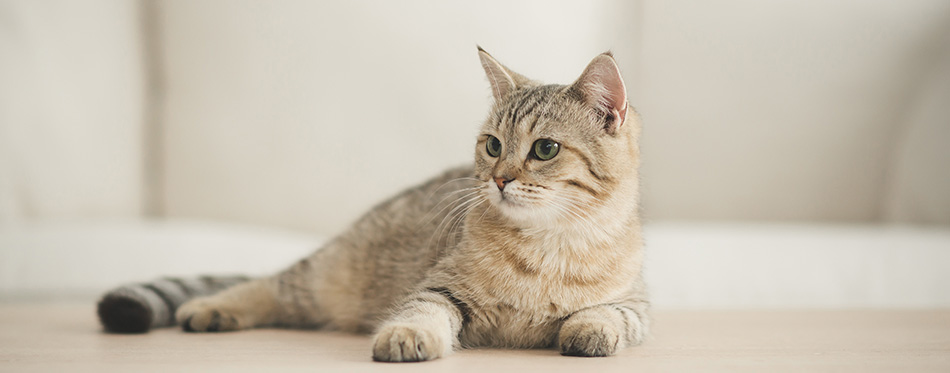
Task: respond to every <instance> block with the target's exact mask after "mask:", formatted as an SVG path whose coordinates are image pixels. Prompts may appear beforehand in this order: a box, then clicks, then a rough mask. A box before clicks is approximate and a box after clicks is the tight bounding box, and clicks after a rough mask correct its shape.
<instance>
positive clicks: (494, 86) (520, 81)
mask: <svg viewBox="0 0 950 373" xmlns="http://www.w3.org/2000/svg"><path fill="white" fill-rule="evenodd" d="M478 58H479V59H480V60H481V61H482V67H483V68H484V69H485V75H487V76H488V81H489V82H490V83H491V93H492V96H494V97H495V102H501V101H502V100H504V99H505V97H508V94H509V93H511V92H513V91H514V90H516V89H518V88H519V87H521V86H523V85H527V84H528V83H530V82H531V80H530V79H528V78H525V77H524V76H521V75H520V74H518V73H516V72H514V71H511V70H509V69H508V68H507V67H505V65H502V64H501V63H499V62H498V61H497V60H495V58H494V57H492V56H491V55H490V54H488V52H485V50H484V49H482V47H478Z"/></svg>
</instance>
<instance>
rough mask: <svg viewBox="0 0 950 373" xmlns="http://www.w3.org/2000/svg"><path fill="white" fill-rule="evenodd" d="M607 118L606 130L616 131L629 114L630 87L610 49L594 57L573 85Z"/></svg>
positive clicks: (599, 113) (611, 132) (595, 110)
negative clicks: (624, 82)
mask: <svg viewBox="0 0 950 373" xmlns="http://www.w3.org/2000/svg"><path fill="white" fill-rule="evenodd" d="M572 87H573V89H575V90H576V91H577V92H579V93H580V94H581V96H582V97H583V98H584V100H585V101H586V102H587V104H588V105H590V106H591V107H592V108H593V109H594V113H595V115H596V116H597V117H599V118H601V120H603V121H604V129H605V130H606V131H607V133H610V134H614V133H616V132H617V130H618V129H619V128H620V126H622V125H623V121H624V119H625V118H626V117H627V87H626V86H625V85H624V84H623V78H622V77H621V76H620V68H619V67H617V62H616V61H614V56H613V55H612V54H611V53H610V52H606V53H603V54H601V55H599V56H597V57H594V59H593V60H591V61H590V64H588V65H587V68H586V69H584V73H583V74H581V77H580V78H578V79H577V81H576V82H574V84H573V85H572Z"/></svg>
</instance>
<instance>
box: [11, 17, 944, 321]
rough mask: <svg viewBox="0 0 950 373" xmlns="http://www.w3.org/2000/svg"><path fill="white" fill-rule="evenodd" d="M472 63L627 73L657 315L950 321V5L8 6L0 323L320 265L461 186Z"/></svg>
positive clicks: (468, 139)
mask: <svg viewBox="0 0 950 373" xmlns="http://www.w3.org/2000/svg"><path fill="white" fill-rule="evenodd" d="M476 44H478V45H481V46H482V47H483V48H485V49H486V50H488V51H489V52H490V53H492V54H493V55H494V56H495V57H496V58H497V59H498V60H500V61H501V62H502V63H505V64H506V65H507V66H508V67H510V68H512V69H513V70H515V71H518V72H520V73H522V74H524V75H526V76H528V77H531V78H534V79H537V80H541V81H544V82H551V83H569V82H571V81H573V80H574V79H575V78H576V77H577V76H578V75H579V74H580V72H581V71H582V70H583V68H584V67H585V66H586V64H587V62H588V61H589V60H590V59H591V58H593V57H594V56H595V55H597V54H598V53H601V52H603V51H606V50H612V51H613V52H614V55H615V56H616V58H617V61H618V63H619V64H620V66H621V70H622V72H623V75H624V77H625V79H626V83H627V87H628V89H629V92H628V93H629V97H630V101H631V103H632V104H633V105H634V107H636V109H637V110H638V111H639V112H640V113H641V115H642V117H643V137H642V149H643V169H642V177H643V181H642V195H643V206H644V207H643V213H644V219H645V221H646V222H647V226H646V238H647V247H648V253H649V254H648V255H649V262H648V268H647V271H648V277H649V278H650V284H651V287H652V288H653V294H654V299H655V301H656V303H657V305H658V306H663V307H686V308H689V307H948V306H950V293H948V292H946V289H947V288H948V287H950V2H947V1H943V0H911V1H901V2H898V1H858V0H845V1H835V2H825V1H780V0H775V1H751V0H746V1H743V0H723V1H715V2H706V1H685V0H668V1H658V0H657V1H654V0H634V1H625V0H624V1H622V0H601V1H480V2H444V1H400V2H388V1H346V2H343V1H339V2H322V1H321V2H313V1H208V0H198V1H150V0H140V1H119V0H86V1H82V2H74V1H52V0H39V1H28V0H0V300H2V299H21V298H31V299H32V298H37V297H39V298H48V297H53V298H57V297H70V296H80V297H89V296H94V295H95V294H96V293H97V292H99V291H102V290H104V289H105V288H107V287H109V286H111V285H116V284H119V283H121V282H125V281H135V280H147V279H149V278H150V277H153V276H158V275H160V274H182V275H187V274H194V273H203V272H215V271H218V272H221V271H250V272H254V273H258V272H259V273H266V272H270V271H273V270H276V269H278V268H280V267H282V266H283V265H285V264H287V263H290V261H292V260H293V259H294V258H296V257H299V256H301V255H305V254H306V253H307V252H309V251H310V250H312V249H313V248H314V247H316V245H317V243H318V242H320V241H321V240H323V239H325V238H327V237H330V236H332V235H333V234H335V233H336V232H339V231H340V230H342V229H343V228H344V227H346V226H347V224H349V223H350V222H352V221H353V220H355V219H356V218H357V217H358V216H359V215H360V214H362V213H364V212H365V211H366V210H367V209H369V208H370V207H371V206H373V205H374V204H376V203H377V202H379V201H381V200H382V199H384V198H386V197H388V196H390V195H393V194H394V193H396V192H398V191H400V190H401V189H403V188H405V187H408V186H411V185H414V184H417V183H419V182H421V181H423V180H425V179H426V178H427V177H430V176H432V175H434V174H436V173H438V172H440V171H441V170H443V169H445V168H447V167H451V166H455V165H460V164H464V163H466V162H470V160H471V156H472V153H473V152H474V149H473V143H474V135H475V134H476V131H477V128H478V126H479V124H480V123H481V121H482V120H483V119H484V117H485V116H486V114H487V108H488V105H489V100H490V97H491V94H490V91H489V87H488V83H487V80H486V79H485V78H484V76H483V72H482V69H481V66H480V65H479V62H478V58H477V54H476V49H475V46H476ZM77 294H78V295H77Z"/></svg>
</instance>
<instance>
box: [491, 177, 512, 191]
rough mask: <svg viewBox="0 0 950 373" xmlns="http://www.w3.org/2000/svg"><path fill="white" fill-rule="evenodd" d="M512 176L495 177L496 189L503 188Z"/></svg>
mask: <svg viewBox="0 0 950 373" xmlns="http://www.w3.org/2000/svg"><path fill="white" fill-rule="evenodd" d="M512 180H514V178H511V179H505V178H503V177H496V178H495V184H496V185H498V190H505V185H508V183H510V182H511V181H512Z"/></svg>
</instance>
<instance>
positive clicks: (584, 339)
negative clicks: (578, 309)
mask: <svg viewBox="0 0 950 373" xmlns="http://www.w3.org/2000/svg"><path fill="white" fill-rule="evenodd" d="M620 343H621V337H620V332H619V331H617V330H615V328H614V327H612V326H611V325H609V324H607V323H600V322H573V323H572V322H571V321H570V320H568V321H567V322H565V323H564V325H563V326H561V332H560V333H559V335H558V344H559V346H560V347H561V355H564V356H584V357H594V356H610V355H613V354H615V353H616V352H617V350H618V349H620Z"/></svg>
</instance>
